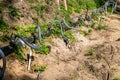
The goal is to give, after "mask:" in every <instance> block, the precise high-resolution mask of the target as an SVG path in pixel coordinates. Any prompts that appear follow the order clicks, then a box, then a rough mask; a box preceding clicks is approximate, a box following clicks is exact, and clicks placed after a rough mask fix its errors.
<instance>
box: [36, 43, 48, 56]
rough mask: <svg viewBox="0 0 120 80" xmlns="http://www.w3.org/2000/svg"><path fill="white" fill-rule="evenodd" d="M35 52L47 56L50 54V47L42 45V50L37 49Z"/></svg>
mask: <svg viewBox="0 0 120 80" xmlns="http://www.w3.org/2000/svg"><path fill="white" fill-rule="evenodd" d="M35 52H36V53H39V54H45V55H47V54H48V53H49V52H50V47H49V46H47V45H45V44H44V43H41V47H40V49H36V50H35Z"/></svg>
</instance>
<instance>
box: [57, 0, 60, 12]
mask: <svg viewBox="0 0 120 80" xmlns="http://www.w3.org/2000/svg"><path fill="white" fill-rule="evenodd" d="M57 5H58V10H60V0H57Z"/></svg>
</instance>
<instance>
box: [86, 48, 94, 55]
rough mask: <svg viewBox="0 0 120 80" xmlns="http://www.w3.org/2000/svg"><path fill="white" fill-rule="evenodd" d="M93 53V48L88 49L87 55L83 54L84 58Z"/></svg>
mask: <svg viewBox="0 0 120 80" xmlns="http://www.w3.org/2000/svg"><path fill="white" fill-rule="evenodd" d="M94 51H95V49H94V48H89V49H88V51H87V54H85V56H91V55H93V52H94Z"/></svg>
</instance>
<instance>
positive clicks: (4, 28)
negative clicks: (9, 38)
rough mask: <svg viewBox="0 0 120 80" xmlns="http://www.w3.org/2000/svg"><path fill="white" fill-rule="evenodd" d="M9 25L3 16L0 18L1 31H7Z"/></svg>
mask: <svg viewBox="0 0 120 80" xmlns="http://www.w3.org/2000/svg"><path fill="white" fill-rule="evenodd" d="M8 29H9V26H8V25H7V24H6V23H5V21H4V20H3V18H2V17H1V18H0V31H2V32H8Z"/></svg>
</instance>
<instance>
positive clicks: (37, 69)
mask: <svg viewBox="0 0 120 80" xmlns="http://www.w3.org/2000/svg"><path fill="white" fill-rule="evenodd" d="M46 68H47V65H43V66H36V67H35V68H34V71H45V70H46Z"/></svg>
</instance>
